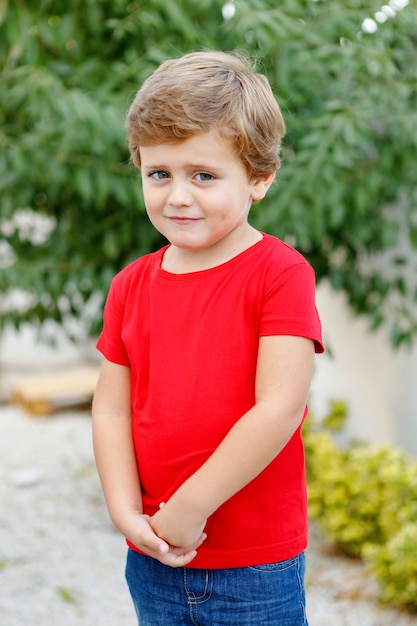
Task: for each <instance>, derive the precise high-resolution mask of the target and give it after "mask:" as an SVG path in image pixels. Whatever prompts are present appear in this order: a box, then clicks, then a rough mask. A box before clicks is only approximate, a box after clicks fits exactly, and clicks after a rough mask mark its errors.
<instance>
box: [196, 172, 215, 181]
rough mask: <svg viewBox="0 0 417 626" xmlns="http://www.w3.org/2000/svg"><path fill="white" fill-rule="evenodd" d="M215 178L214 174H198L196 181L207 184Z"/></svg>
mask: <svg viewBox="0 0 417 626" xmlns="http://www.w3.org/2000/svg"><path fill="white" fill-rule="evenodd" d="M213 178H214V176H213V174H208V173H207V172H199V173H198V174H196V179H197V180H199V181H200V182H202V183H206V182H208V181H210V180H213Z"/></svg>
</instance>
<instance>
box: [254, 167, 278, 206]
mask: <svg viewBox="0 0 417 626" xmlns="http://www.w3.org/2000/svg"><path fill="white" fill-rule="evenodd" d="M274 179H275V172H273V173H272V174H261V175H260V176H257V177H256V178H254V179H253V180H252V193H251V197H252V200H253V202H257V201H258V200H262V198H263V197H264V196H265V194H266V192H267V191H268V189H269V188H270V186H271V185H272V183H273V182H274Z"/></svg>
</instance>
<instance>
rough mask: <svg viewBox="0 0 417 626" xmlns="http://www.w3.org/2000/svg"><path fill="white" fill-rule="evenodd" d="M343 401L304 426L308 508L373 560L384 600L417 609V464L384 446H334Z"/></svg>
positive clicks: (337, 538)
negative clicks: (317, 419)
mask: <svg viewBox="0 0 417 626" xmlns="http://www.w3.org/2000/svg"><path fill="white" fill-rule="evenodd" d="M341 407H343V405H342V404H341V403H333V404H332V406H331V410H330V413H329V415H328V416H327V417H326V418H325V419H324V420H322V422H321V423H320V424H317V423H315V422H314V421H312V420H311V419H309V421H308V422H307V424H306V427H305V431H304V438H305V447H306V460H307V481H308V495H309V510H310V515H311V516H312V517H313V518H315V519H316V520H317V521H318V523H319V524H320V526H321V527H322V528H323V530H324V531H325V533H326V535H327V536H328V537H329V539H330V540H331V541H332V542H333V543H335V544H336V545H337V546H339V547H340V548H341V550H342V551H343V552H344V553H345V554H348V555H350V556H355V557H360V558H363V559H365V560H367V561H368V562H369V563H370V565H371V568H372V571H373V573H374V575H375V578H376V579H377V580H378V582H379V584H380V588H381V599H383V600H385V601H388V602H390V603H392V604H396V605H406V606H407V607H409V608H412V609H417V558H416V555H417V463H410V461H409V459H408V458H407V456H406V455H405V454H404V453H403V452H401V451H400V450H397V449H395V448H392V447H389V446H378V447H376V448H371V447H370V446H368V445H365V444H361V445H358V444H348V445H345V446H344V447H342V446H340V445H337V443H336V437H335V435H334V433H335V432H338V431H340V427H341V425H343V419H342V417H343V415H342V414H343V411H342V410H341Z"/></svg>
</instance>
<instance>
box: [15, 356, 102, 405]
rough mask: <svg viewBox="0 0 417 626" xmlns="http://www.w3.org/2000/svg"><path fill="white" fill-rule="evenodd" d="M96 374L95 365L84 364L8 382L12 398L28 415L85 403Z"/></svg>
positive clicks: (91, 393) (89, 395)
mask: <svg viewBox="0 0 417 626" xmlns="http://www.w3.org/2000/svg"><path fill="white" fill-rule="evenodd" d="M98 374H99V368H98V367H85V368H78V369H75V370H67V371H62V372H55V373H48V374H42V375H37V376H29V377H26V378H24V379H22V380H20V381H18V382H16V383H15V384H14V385H13V386H12V389H11V398H12V402H14V403H15V404H17V405H18V406H21V407H22V408H23V409H25V410H27V411H29V413H31V414H32V415H51V414H52V413H54V412H55V411H57V410H59V409H64V408H70V407H74V406H81V405H86V404H88V403H90V402H91V400H92V397H93V393H94V389H95V386H96V383H97V379H98Z"/></svg>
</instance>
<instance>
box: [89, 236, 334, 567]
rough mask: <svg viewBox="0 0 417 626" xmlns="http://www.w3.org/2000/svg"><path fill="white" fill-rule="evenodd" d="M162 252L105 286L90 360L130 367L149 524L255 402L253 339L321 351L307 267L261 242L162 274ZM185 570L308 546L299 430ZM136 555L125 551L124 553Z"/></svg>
mask: <svg viewBox="0 0 417 626" xmlns="http://www.w3.org/2000/svg"><path fill="white" fill-rule="evenodd" d="M165 249H166V248H163V249H162V250H159V251H158V252H156V253H153V254H149V255H146V256H144V257H141V258H139V259H138V260H136V261H135V262H133V263H131V264H130V265H129V266H128V267H126V268H125V269H124V270H122V271H121V272H120V273H119V274H118V275H117V276H116V277H115V278H114V279H113V282H112V285H111V288H110V291H109V295H108V299H107V302H106V306H105V310H104V328H103V331H102V334H101V336H100V338H99V341H98V343H97V347H98V349H99V350H100V351H101V352H102V353H103V354H104V356H105V357H106V358H107V359H109V360H110V361H112V362H115V363H118V364H120V365H124V366H129V367H130V368H131V380H132V389H131V395H132V413H133V418H132V429H133V438H134V443H135V449H136V455H137V461H138V467H139V474H140V481H141V488H142V497H143V507H144V512H145V513H147V514H148V515H152V514H153V513H154V512H156V510H157V509H158V506H159V503H160V502H166V501H167V500H168V499H169V498H170V496H171V495H172V494H173V493H174V492H175V491H176V490H177V488H178V487H179V486H180V485H181V484H182V483H183V482H184V481H185V480H186V479H187V478H188V477H189V476H190V475H192V474H193V473H194V472H195V471H196V470H197V469H198V468H199V467H200V466H201V465H202V464H203V463H204V462H205V461H206V460H207V458H208V457H209V456H210V455H211V454H212V453H213V451H214V450H215V449H216V448H217V446H218V445H219V444H220V442H221V441H222V440H223V438H224V437H225V435H226V434H227V432H228V431H229V430H230V428H231V427H232V426H233V424H234V423H235V422H236V421H237V420H238V419H239V418H240V417H241V416H242V415H243V414H244V413H246V412H247V411H248V410H249V409H250V408H251V407H252V406H253V405H254V403H255V372H256V360H257V352H258V342H259V337H260V336H263V335H296V336H303V337H308V338H310V339H312V340H313V341H314V342H315V347H316V352H322V351H323V346H322V339H321V325H320V320H319V317H318V314H317V310H316V306H315V280H314V273H313V270H312V268H311V266H310V265H309V264H308V263H307V262H306V260H305V259H304V258H303V257H302V256H301V255H300V254H299V253H298V252H297V251H295V250H294V249H293V248H291V247H290V246H288V245H286V244H285V243H283V242H282V241H280V240H279V239H277V238H275V237H272V236H270V235H265V234H264V235H263V239H262V240H261V241H259V242H258V243H256V244H255V245H253V246H252V247H250V248H249V249H247V250H245V251H244V252H242V253H241V254H239V255H238V256H236V257H234V258H233V259H231V260H230V261H228V262H226V263H223V264H222V265H219V266H217V267H214V268H211V269H208V270H203V271H199V272H191V273H187V274H171V273H169V272H167V271H165V270H163V269H161V260H162V256H163V253H164V251H165ZM206 532H207V535H208V537H207V539H206V541H205V542H204V543H203V545H202V546H201V547H200V548H199V550H198V554H197V556H196V558H195V559H194V560H193V561H192V562H191V563H190V565H189V567H201V568H225V567H244V566H247V565H254V564H261V563H270V562H275V561H281V560H284V559H287V558H291V557H293V556H296V555H297V554H299V553H300V552H301V551H302V550H304V548H305V547H306V544H307V499H306V485H305V465H304V450H303V444H302V440H301V433H300V428H299V429H298V430H297V432H296V433H295V434H294V435H293V437H292V438H291V440H290V441H289V442H288V444H287V445H286V446H285V448H284V449H283V450H282V451H281V453H280V454H279V455H278V456H277V457H276V458H275V459H274V461H272V463H270V465H269V466H268V467H267V468H266V469H265V470H264V471H263V472H262V473H261V474H260V475H259V476H257V477H256V478H255V479H254V480H253V481H252V482H250V483H249V484H248V485H247V486H246V487H244V488H243V489H242V490H241V491H240V492H238V493H237V494H236V495H234V496H233V497H232V498H230V499H229V500H228V501H227V502H225V503H224V504H223V505H222V506H221V507H220V508H219V509H218V510H217V511H215V513H213V515H212V516H211V517H210V518H209V520H208V522H207V526H206ZM131 547H134V546H131Z"/></svg>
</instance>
